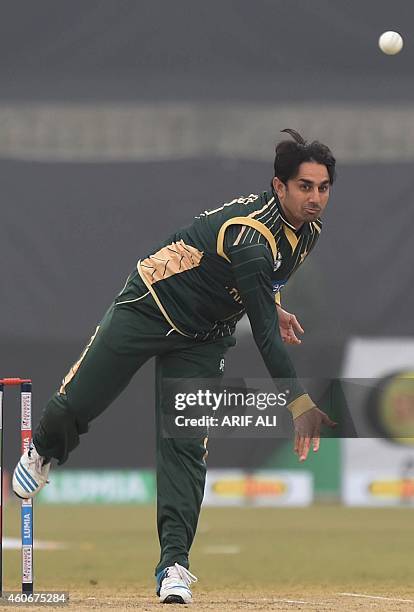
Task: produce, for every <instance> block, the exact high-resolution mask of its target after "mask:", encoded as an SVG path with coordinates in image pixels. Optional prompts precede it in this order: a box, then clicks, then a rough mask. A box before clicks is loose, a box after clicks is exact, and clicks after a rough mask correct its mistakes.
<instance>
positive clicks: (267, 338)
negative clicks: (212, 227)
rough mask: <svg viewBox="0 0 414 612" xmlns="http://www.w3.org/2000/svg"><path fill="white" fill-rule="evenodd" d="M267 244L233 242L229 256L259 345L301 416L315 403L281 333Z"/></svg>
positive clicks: (293, 410) (264, 358) (290, 404)
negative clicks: (286, 347) (296, 369)
mask: <svg viewBox="0 0 414 612" xmlns="http://www.w3.org/2000/svg"><path fill="white" fill-rule="evenodd" d="M266 244H267V243H266ZM266 244H264V243H249V242H248V243H244V244H237V245H232V246H229V247H228V249H227V256H228V257H229V259H230V261H231V265H232V270H233V274H234V277H235V281H236V285H237V288H238V290H239V293H240V297H241V299H242V302H243V306H244V308H245V310H246V313H247V316H248V317H249V321H250V325H251V328H252V333H253V337H254V340H255V342H256V345H257V347H258V349H259V351H260V354H261V356H262V358H263V360H264V363H265V365H266V367H267V369H268V371H269V374H270V376H271V377H272V378H274V379H283V386H284V387H285V388H287V389H288V392H289V396H288V402H289V409H290V411H291V412H292V414H293V416H294V417H297V416H299V415H300V414H303V413H304V412H306V411H307V410H310V409H311V408H312V407H313V406H314V403H313V402H312V400H311V398H310V397H309V396H308V395H307V394H306V392H305V390H304V389H303V387H302V385H301V384H300V382H299V381H298V379H297V376H296V371H295V368H294V366H293V364H292V362H291V360H290V357H289V355H288V353H287V351H286V349H285V346H284V344H283V341H282V338H281V336H280V331H279V324H278V315H277V309H276V308H275V300H274V296H273V290H272V282H271V274H272V269H273V268H272V266H273V262H272V255H271V252H270V247H269V246H266ZM276 384H277V385H278V387H280V384H281V383H279V384H278V383H277V380H276Z"/></svg>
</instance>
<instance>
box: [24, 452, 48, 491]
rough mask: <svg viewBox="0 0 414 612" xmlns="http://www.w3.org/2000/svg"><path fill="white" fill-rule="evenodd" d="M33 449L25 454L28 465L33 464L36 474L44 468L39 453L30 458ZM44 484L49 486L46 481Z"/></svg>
mask: <svg viewBox="0 0 414 612" xmlns="http://www.w3.org/2000/svg"><path fill="white" fill-rule="evenodd" d="M32 451H33V447H30V448H29V452H28V453H27V457H28V459H29V463H31V464H34V466H35V470H36V472H38V473H39V472H40V474H41V473H42V469H43V466H44V457H42V456H41V455H39V453H37V452H36V453H35V455H36V456H35V457H33V456H32ZM46 484H49V481H48V480H46Z"/></svg>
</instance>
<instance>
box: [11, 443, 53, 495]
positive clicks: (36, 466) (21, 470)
mask: <svg viewBox="0 0 414 612" xmlns="http://www.w3.org/2000/svg"><path fill="white" fill-rule="evenodd" d="M49 470H50V459H47V458H45V457H41V456H40V455H39V453H38V452H37V450H36V449H35V447H34V445H33V444H31V445H30V447H29V450H27V451H26V452H25V453H24V455H22V456H21V458H20V461H19V463H18V464H17V465H16V468H15V470H14V472H13V482H12V487H13V491H14V492H15V494H16V495H17V496H18V497H22V498H23V499H28V498H29V497H34V496H35V495H36V493H38V492H39V491H40V489H43V487H44V486H45V484H46V483H47V482H48V480H47V477H48V475H49Z"/></svg>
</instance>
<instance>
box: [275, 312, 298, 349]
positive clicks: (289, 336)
mask: <svg viewBox="0 0 414 612" xmlns="http://www.w3.org/2000/svg"><path fill="white" fill-rule="evenodd" d="M276 307H277V314H278V317H279V329H280V336H281V338H282V340H283V342H286V344H301V343H302V340H300V339H299V338H298V337H297V336H296V334H297V333H299V334H304V333H305V330H304V329H303V327H302V326H301V324H300V323H299V321H298V320H297V318H296V317H295V315H294V314H291V313H290V312H287V311H286V310H283V308H282V307H281V306H279V305H278V304H277V305H276Z"/></svg>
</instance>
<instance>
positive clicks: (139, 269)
mask: <svg viewBox="0 0 414 612" xmlns="http://www.w3.org/2000/svg"><path fill="white" fill-rule="evenodd" d="M137 270H138V274H139V275H140V277H141V279H142V281H143V283H144V284H145V286H146V288H147V289H148V290H149V292H150V293H151V295H152V297H153V298H154V301H155V303H156V304H157V306H158V308H159V309H160V312H161V314H162V315H163V317H164V319H165V320H166V321H167V322H168V323H169V324H170V325H171V327H172V328H173V329H175V331H176V332H178V333H179V334H181V335H182V336H186V337H187V338H191V336H190V335H189V334H186V333H184V332H183V331H181V329H178V327H177V326H176V325H175V323H173V321H172V319H171V318H170V317H169V315H168V313H167V311H166V310H165V308H164V306H163V305H162V304H161V300H160V298H159V297H158V295H157V294H156V293H155V291H154V288H153V286H152V285H151V283H149V282H148V280H147V278H146V277H145V275H144V274H143V273H142V270H141V260H139V261H138V262H137Z"/></svg>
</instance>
